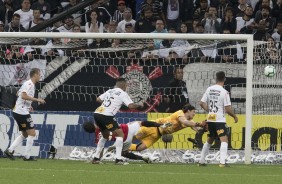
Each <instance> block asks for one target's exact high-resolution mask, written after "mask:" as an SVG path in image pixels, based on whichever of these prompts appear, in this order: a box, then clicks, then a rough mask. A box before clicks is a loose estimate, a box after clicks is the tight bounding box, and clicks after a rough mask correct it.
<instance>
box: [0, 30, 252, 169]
mask: <svg viewBox="0 0 282 184" xmlns="http://www.w3.org/2000/svg"><path fill="white" fill-rule="evenodd" d="M0 38H79V39H93V38H97V39H109V38H112V39H166V40H168V39H185V40H234V41H235V40H236V41H238V40H240V41H246V43H247V56H246V61H247V72H246V106H245V107H246V131H245V164H251V154H252V148H251V136H252V132H251V131H252V130H251V129H252V97H253V94H252V84H253V82H252V77H253V47H254V42H253V35H246V34H172V33H162V34H156V33H151V34H147V33H133V34H131V33H50V32H1V33H0ZM199 93H202V92H199Z"/></svg>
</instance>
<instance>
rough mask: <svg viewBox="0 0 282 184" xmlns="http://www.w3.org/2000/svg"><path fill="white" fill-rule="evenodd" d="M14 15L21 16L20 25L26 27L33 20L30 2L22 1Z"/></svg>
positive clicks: (27, 0) (28, 0)
mask: <svg viewBox="0 0 282 184" xmlns="http://www.w3.org/2000/svg"><path fill="white" fill-rule="evenodd" d="M15 13H16V14H19V15H20V16H21V20H20V23H21V25H26V24H27V23H29V22H30V21H32V18H33V11H32V9H30V0H22V8H21V9H19V10H17V11H15Z"/></svg>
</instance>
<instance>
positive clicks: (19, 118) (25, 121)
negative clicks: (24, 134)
mask: <svg viewBox="0 0 282 184" xmlns="http://www.w3.org/2000/svg"><path fill="white" fill-rule="evenodd" d="M13 117H14V119H15V120H16V122H17V124H18V126H19V130H20V131H26V130H29V129H34V123H33V120H32V118H31V116H30V114H25V115H22V114H18V113H15V112H13Z"/></svg>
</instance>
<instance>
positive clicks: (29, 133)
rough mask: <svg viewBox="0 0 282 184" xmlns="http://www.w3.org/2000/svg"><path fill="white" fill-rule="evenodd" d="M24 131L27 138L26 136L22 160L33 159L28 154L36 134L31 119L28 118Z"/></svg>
mask: <svg viewBox="0 0 282 184" xmlns="http://www.w3.org/2000/svg"><path fill="white" fill-rule="evenodd" d="M30 119H31V118H30ZM26 133H27V138H26V146H25V153H24V156H23V160H24V161H34V160H35V159H34V157H31V156H30V152H31V148H32V145H33V143H34V139H35V136H36V132H35V129H34V125H33V122H32V120H30V122H29V126H28V127H27V130H26Z"/></svg>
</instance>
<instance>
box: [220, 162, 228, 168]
mask: <svg viewBox="0 0 282 184" xmlns="http://www.w3.org/2000/svg"><path fill="white" fill-rule="evenodd" d="M218 166H219V167H230V165H228V164H227V163H225V164H219V165H218Z"/></svg>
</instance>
